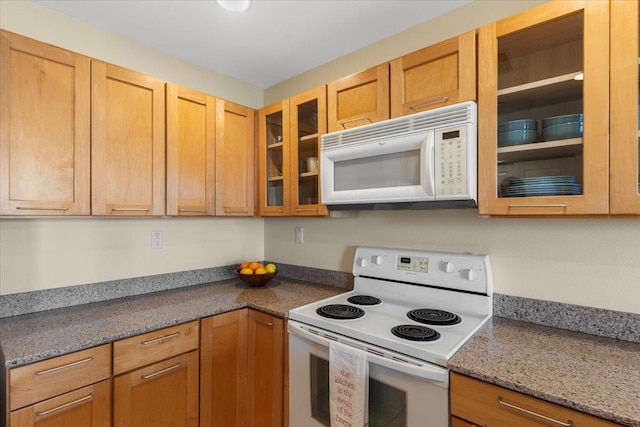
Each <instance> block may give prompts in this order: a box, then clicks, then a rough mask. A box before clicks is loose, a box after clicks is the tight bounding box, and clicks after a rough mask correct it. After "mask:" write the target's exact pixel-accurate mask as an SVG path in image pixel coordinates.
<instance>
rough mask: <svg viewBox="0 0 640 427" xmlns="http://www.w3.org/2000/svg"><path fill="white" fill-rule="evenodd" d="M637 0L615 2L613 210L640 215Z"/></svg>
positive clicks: (612, 14) (613, 12) (613, 24)
mask: <svg viewBox="0 0 640 427" xmlns="http://www.w3.org/2000/svg"><path fill="white" fill-rule="evenodd" d="M638 9H639V7H638V2H637V1H612V2H611V54H610V64H611V126H610V138H611V176H610V179H611V182H610V188H609V191H610V197H611V213H612V214H622V215H640V194H639V193H640V168H639V165H638V162H639V161H640V160H639V157H640V156H639V155H638V152H639V151H640V143H639V141H640V124H639V123H638V112H639V111H640V107H638V104H639V102H638V86H639V85H638V71H639V70H638V67H639V66H638V63H639V60H638V59H639V57H640V52H639V51H638V44H639V42H638V38H639V36H640V32H639V30H638V27H639V25H638V21H639V19H640V18H639V12H638Z"/></svg>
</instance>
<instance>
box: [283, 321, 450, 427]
mask: <svg viewBox="0 0 640 427" xmlns="http://www.w3.org/2000/svg"><path fill="white" fill-rule="evenodd" d="M288 331H289V424H290V425H291V426H296V427H297V426H305V427H319V426H326V427H330V426H331V421H330V420H331V416H330V413H329V407H330V405H329V342H330V340H332V339H335V340H339V341H340V342H342V343H343V344H347V345H353V346H356V347H358V348H361V349H362V348H365V347H366V346H364V345H363V344H362V343H359V342H357V341H355V340H351V339H349V338H345V337H342V336H339V335H335V334H332V333H328V332H326V331H322V330H320V329H317V328H314V327H310V326H307V325H304V324H301V323H298V322H296V321H292V320H289V321H288ZM367 350H368V351H369V353H368V355H367V362H368V364H369V401H368V414H369V422H368V424H367V425H368V426H369V427H416V426H420V427H448V426H449V390H448V387H449V373H448V370H447V369H444V368H441V367H438V366H435V365H431V364H429V363H426V362H421V361H416V360H414V359H411V358H408V357H406V356H403V355H396V356H395V357H394V359H392V358H391V356H392V354H390V352H388V351H386V350H382V351H381V350H380V349H377V348H375V347H371V348H367ZM372 351H375V353H373V352H372ZM385 353H386V354H385ZM381 354H383V355H381Z"/></svg>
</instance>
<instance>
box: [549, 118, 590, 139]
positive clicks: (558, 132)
mask: <svg viewBox="0 0 640 427" xmlns="http://www.w3.org/2000/svg"><path fill="white" fill-rule="evenodd" d="M583 130H584V123H583V122H571V123H562V124H557V125H554V126H548V127H545V128H543V129H542V139H543V140H544V141H555V140H558V139H569V138H580V137H582V132H583Z"/></svg>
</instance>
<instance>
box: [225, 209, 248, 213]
mask: <svg viewBox="0 0 640 427" xmlns="http://www.w3.org/2000/svg"><path fill="white" fill-rule="evenodd" d="M224 213H249V211H248V210H246V209H244V210H242V209H225V210H224Z"/></svg>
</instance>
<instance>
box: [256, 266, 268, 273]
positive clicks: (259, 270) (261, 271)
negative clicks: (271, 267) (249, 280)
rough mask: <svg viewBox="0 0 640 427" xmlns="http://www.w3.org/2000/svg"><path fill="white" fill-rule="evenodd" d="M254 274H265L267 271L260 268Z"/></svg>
mask: <svg viewBox="0 0 640 427" xmlns="http://www.w3.org/2000/svg"><path fill="white" fill-rule="evenodd" d="M255 274H267V270H265V269H264V268H262V267H258V268H256V271H255Z"/></svg>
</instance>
